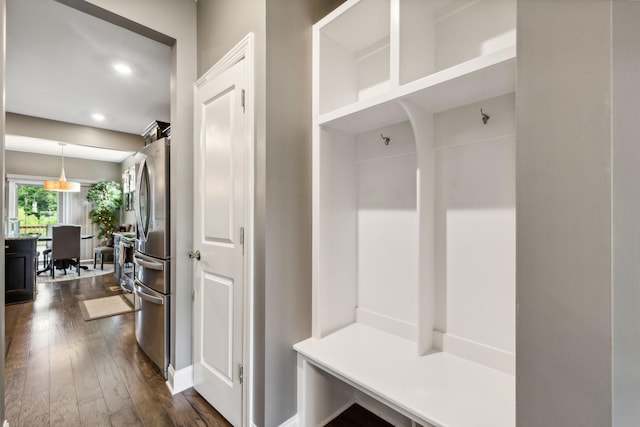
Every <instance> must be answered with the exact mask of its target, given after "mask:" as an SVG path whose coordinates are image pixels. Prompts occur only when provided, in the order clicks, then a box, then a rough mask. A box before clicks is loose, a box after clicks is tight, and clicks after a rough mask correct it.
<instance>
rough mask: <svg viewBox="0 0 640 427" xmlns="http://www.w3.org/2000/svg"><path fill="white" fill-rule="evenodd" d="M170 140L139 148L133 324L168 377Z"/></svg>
mask: <svg viewBox="0 0 640 427" xmlns="http://www.w3.org/2000/svg"><path fill="white" fill-rule="evenodd" d="M169 159H170V141H169V139H168V138H163V139H160V140H157V141H155V142H152V143H151V144H149V145H147V146H146V147H144V148H143V149H142V150H140V151H139V152H138V153H136V164H139V166H138V173H137V182H136V197H135V203H134V206H135V213H136V223H137V224H136V250H135V253H134V256H133V262H134V276H135V280H134V288H135V290H134V294H135V298H136V306H137V307H139V308H140V309H139V310H138V311H136V316H135V329H136V339H137V341H138V344H139V345H140V347H141V348H142V350H144V352H145V353H146V354H147V356H149V358H150V359H151V360H152V361H153V362H154V363H155V364H156V365H157V366H158V367H159V368H160V370H161V371H162V373H163V374H164V377H165V378H167V368H168V366H169V358H170V354H169V349H170V346H169V344H170V343H169V338H170V320H171V316H170V313H171V304H172V295H173V286H172V283H171V254H170V242H171V240H170V235H169V230H170V223H169V214H170V209H169V177H170V174H169Z"/></svg>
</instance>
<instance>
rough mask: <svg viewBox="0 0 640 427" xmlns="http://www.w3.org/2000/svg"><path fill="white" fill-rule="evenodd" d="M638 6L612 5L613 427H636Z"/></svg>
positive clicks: (639, 366)
mask: <svg viewBox="0 0 640 427" xmlns="http://www.w3.org/2000/svg"><path fill="white" fill-rule="evenodd" d="M638 22H640V3H636V2H617V1H616V2H613V67H612V69H613V113H614V114H613V151H612V152H613V312H614V313H613V425H615V426H620V427H623V426H638V425H640V404H639V402H640V327H639V326H640V285H639V284H640V269H639V268H638V262H639V261H640V222H639V221H638V220H639V219H640V184H639V183H640V161H639V159H640V143H638V135H640V121H639V120H638V117H640V102H638V100H639V99H640V82H639V81H638V76H640V51H639V50H638V46H640V28H639V27H638Z"/></svg>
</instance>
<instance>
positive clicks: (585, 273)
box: [516, 0, 612, 427]
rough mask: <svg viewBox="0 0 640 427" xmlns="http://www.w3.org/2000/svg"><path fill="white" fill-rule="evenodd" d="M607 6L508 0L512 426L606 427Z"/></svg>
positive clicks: (589, 0) (590, 0)
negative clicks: (512, 97)
mask: <svg viewBox="0 0 640 427" xmlns="http://www.w3.org/2000/svg"><path fill="white" fill-rule="evenodd" d="M610 10H611V2H609V1H601V0H584V1H580V2H576V1H574V0H557V1H539V0H519V1H518V46H517V48H518V66H517V68H518V83H517V92H516V93H517V101H516V102H517V127H518V143H517V242H518V243H517V245H518V249H517V303H518V314H517V350H516V366H517V378H516V392H517V402H518V405H517V425H518V427H529V426H531V427H538V426H542V425H544V426H546V427H554V426H558V427H559V426H581V427H589V426H593V427H605V426H608V425H610V423H611V413H612V404H611V392H612V390H611V375H612V372H611V328H612V321H611V318H612V317H611V315H612V312H611V155H610V150H611V107H610V98H611V94H610V83H611V74H610V53H611V13H610Z"/></svg>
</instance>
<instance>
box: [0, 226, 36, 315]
mask: <svg viewBox="0 0 640 427" xmlns="http://www.w3.org/2000/svg"><path fill="white" fill-rule="evenodd" d="M37 242H38V239H37V238H35V237H28V238H20V237H16V238H6V239H5V249H4V250H5V276H4V277H5V303H6V304H11V303H16V302H24V301H32V300H33V298H34V291H35V282H36V260H37V254H38V252H37V249H36V244H37Z"/></svg>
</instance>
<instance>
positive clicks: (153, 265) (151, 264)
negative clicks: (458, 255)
mask: <svg viewBox="0 0 640 427" xmlns="http://www.w3.org/2000/svg"><path fill="white" fill-rule="evenodd" d="M133 262H134V263H136V264H137V265H139V266H142V267H144V268H148V269H150V270H160V271H162V270H164V264H162V263H161V262H155V261H149V260H147V259H145V258H142V257H141V256H140V255H138V254H135V255H134V256H133Z"/></svg>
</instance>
